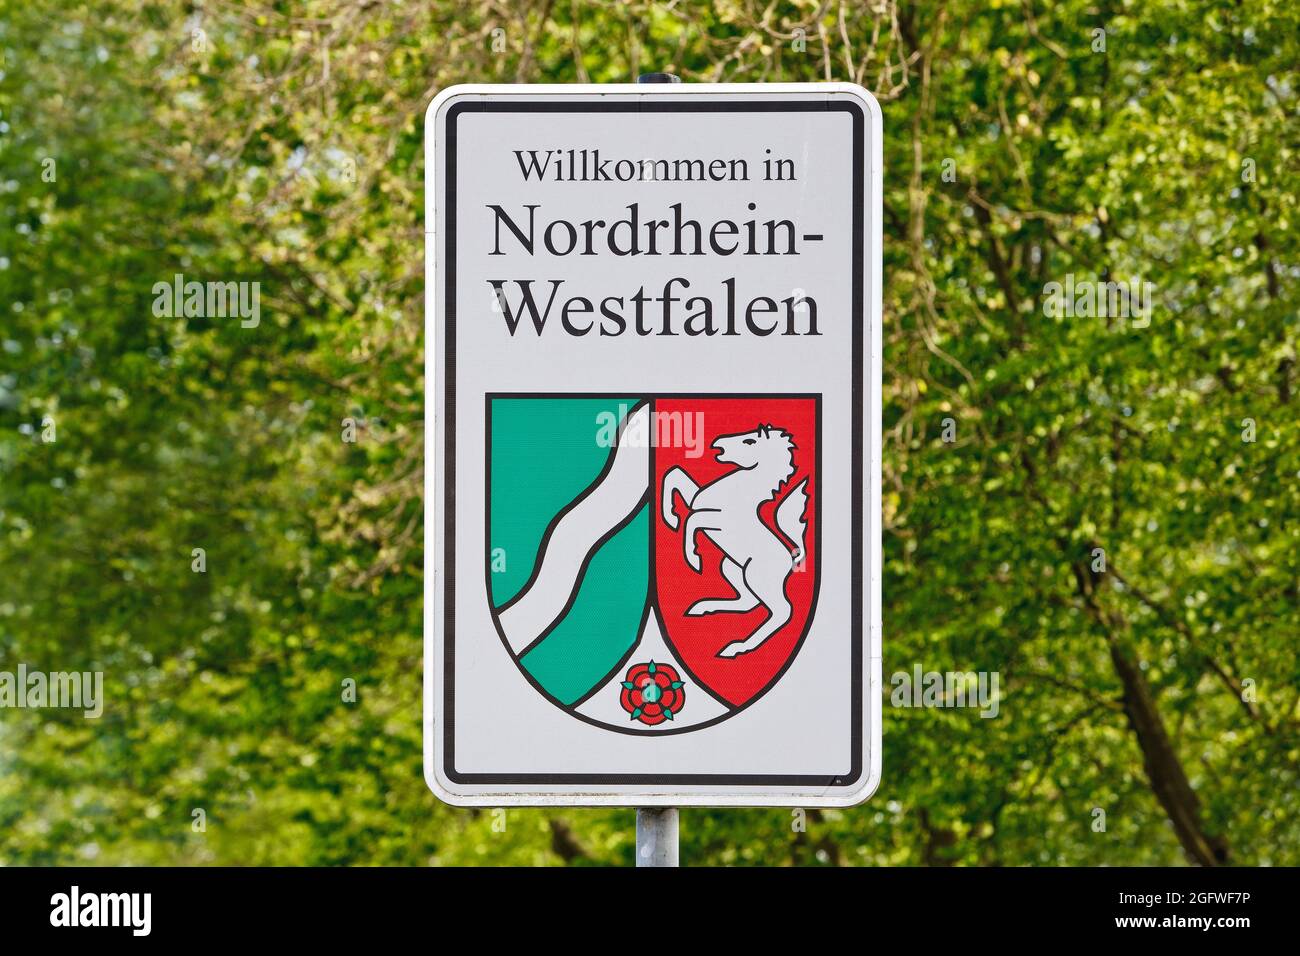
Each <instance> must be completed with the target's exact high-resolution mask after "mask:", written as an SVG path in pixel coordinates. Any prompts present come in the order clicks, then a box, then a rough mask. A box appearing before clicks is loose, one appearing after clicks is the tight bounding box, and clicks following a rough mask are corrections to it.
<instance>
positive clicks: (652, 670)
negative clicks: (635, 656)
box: [619, 661, 686, 727]
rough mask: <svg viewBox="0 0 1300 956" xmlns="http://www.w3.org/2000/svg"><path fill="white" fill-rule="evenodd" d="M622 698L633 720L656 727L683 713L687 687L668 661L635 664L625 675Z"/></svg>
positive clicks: (620, 697) (620, 698) (625, 708)
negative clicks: (663, 662) (666, 662)
mask: <svg viewBox="0 0 1300 956" xmlns="http://www.w3.org/2000/svg"><path fill="white" fill-rule="evenodd" d="M619 700H620V701H621V702H622V704H623V709H624V710H626V711H627V712H628V713H629V714H631V715H632V719H633V720H639V721H641V723H643V724H648V725H649V726H651V727H653V726H654V725H655V724H662V723H663V722H664V721H665V720H672V719H673V715H674V714H677V713H680V712H681V709H682V706H683V705H684V704H685V703H686V688H685V686H684V685H683V684H682V680H681V678H680V677H678V676H677V671H676V670H674V669H673V668H672V667H671V666H669V665H668V664H656V663H655V662H654V661H651V662H650V663H648V664H634V665H632V667H631V668H630V669H629V670H628V672H627V677H625V678H623V691H622V693H621V694H620V695H619Z"/></svg>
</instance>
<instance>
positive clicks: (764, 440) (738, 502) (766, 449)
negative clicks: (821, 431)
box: [660, 425, 808, 657]
mask: <svg viewBox="0 0 1300 956" xmlns="http://www.w3.org/2000/svg"><path fill="white" fill-rule="evenodd" d="M712 447H713V448H715V449H717V452H718V454H717V459H718V461H720V462H723V463H724V464H729V465H735V466H736V468H735V470H734V471H729V472H727V473H726V474H725V475H723V476H722V477H721V478H718V479H717V480H715V481H712V482H710V483H709V484H707V485H705V486H704V487H702V488H701V487H700V486H699V485H698V484H696V483H695V482H694V481H693V480H692V479H691V476H690V475H688V474H687V473H686V472H685V471H684V470H682V469H681V468H678V467H674V468H671V469H669V471H668V474H666V475H665V476H664V485H663V496H662V499H661V502H660V504H661V510H662V512H663V518H664V521H665V522H666V523H667V525H668V527H670V528H672V529H673V530H674V531H676V530H677V525H678V518H677V514H676V512H675V511H674V510H673V493H674V492H676V493H678V494H680V495H681V496H682V498H683V500H685V502H686V506H687V507H688V508H689V509H690V514H689V515H687V518H686V528H685V533H684V537H683V540H682V550H683V553H684V554H685V556H686V563H687V564H689V565H690V566H691V567H692V568H693V569H694V570H695V571H696V572H697V573H698V572H700V571H701V570H702V566H701V559H700V552H699V549H698V547H697V545H696V541H695V536H696V534H697V533H700V532H703V533H704V534H705V535H706V536H707V537H708V538H709V539H710V540H711V541H712V542H713V543H714V544H716V545H717V546H718V547H719V548H721V549H722V553H723V558H722V566H721V571H722V576H723V577H724V578H725V579H726V580H727V583H728V584H730V585H731V586H732V587H733V588H735V589H736V596H735V597H734V598H712V599H709V600H704V601H696V602H695V603H694V604H692V605H691V606H690V607H689V608H687V609H686V613H687V614H690V615H700V614H719V613H742V612H745V611H750V610H753V609H754V608H756V607H758V605H759V604H762V605H763V606H764V607H765V608H767V611H768V615H767V620H765V621H763V623H762V624H760V625H759V626H758V627H757V628H756V629H755V630H754V633H752V634H750V635H749V637H747V638H745V639H744V640H741V641H733V642H732V643H730V644H728V645H727V646H726V647H724V648H723V649H722V650H721V651H719V652H718V656H719V657H735V656H736V655H737V654H744V653H745V652H747V651H752V650H753V649H754V648H756V647H758V646H759V645H760V644H762V643H763V642H764V641H765V640H767V639H768V638H769V637H771V636H772V635H773V634H775V633H776V632H777V631H779V630H780V629H781V628H782V627H784V626H785V624H786V622H787V621H789V620H790V610H791V609H790V601H789V599H788V598H787V597H786V596H785V581H786V578H788V577H789V576H790V572H791V570H792V569H793V568H794V567H795V565H796V564H797V563H798V562H799V561H801V560H802V558H803V555H804V546H805V545H804V532H805V531H806V530H807V523H806V522H805V521H804V512H805V510H806V509H807V505H808V495H807V493H806V490H805V489H806V486H807V484H808V479H807V478H805V479H803V480H802V481H800V482H799V484H797V485H795V487H794V488H792V489H790V490H789V491H788V492H787V493H786V495H785V497H784V498H783V499H782V501H781V503H780V504H779V505H777V507H776V526H777V527H778V528H779V529H780V530H781V533H782V534H784V535H785V536H786V537H787V538H789V539H790V540H791V541H793V542H795V548H794V550H793V551H792V550H791V549H790V548H789V547H788V546H787V545H786V544H785V542H783V541H782V540H781V538H780V537H778V536H777V535H776V533H775V532H773V531H772V530H771V529H769V528H768V527H767V525H765V524H763V521H762V519H761V518H760V517H759V514H758V509H759V507H760V506H761V505H762V504H763V503H764V502H767V501H771V500H772V499H773V498H775V497H776V493H777V491H778V489H780V487H781V486H782V485H783V484H785V482H787V481H788V480H789V479H790V476H791V475H793V474H794V471H795V469H794V464H793V461H794V456H793V455H792V452H793V451H794V448H795V445H794V443H793V442H792V441H791V440H790V436H789V435H788V434H786V433H785V432H784V431H782V430H781V429H779V428H775V427H773V426H771V425H759V426H758V428H757V429H756V430H754V431H752V432H743V433H741V434H738V435H722V436H721V437H719V438H718V439H717V440H716V441H715V442H714V443H713V446H712Z"/></svg>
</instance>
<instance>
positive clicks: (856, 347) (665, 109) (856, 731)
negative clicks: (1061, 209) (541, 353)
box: [439, 97, 866, 789]
mask: <svg viewBox="0 0 1300 956" xmlns="http://www.w3.org/2000/svg"><path fill="white" fill-rule="evenodd" d="M467 112H473V113H487V112H492V113H765V112H771V113H811V112H843V113H848V114H849V115H850V116H851V117H852V119H853V257H852V261H853V359H852V365H853V388H852V392H853V522H852V533H851V537H852V543H853V566H852V574H851V583H850V587H851V589H852V594H851V597H850V602H851V614H850V616H851V619H852V635H851V639H850V647H851V659H852V665H851V666H852V687H853V700H852V707H851V714H850V721H851V726H850V728H849V732H850V741H851V750H852V752H851V755H850V767H849V772H848V773H847V774H833V775H830V776H826V775H821V774H790V775H786V774H694V773H686V774H636V773H634V774H603V773H518V774H508V773H461V772H459V771H457V770H456V768H455V743H456V733H455V731H456V712H455V683H456V640H455V635H456V600H455V599H456V593H455V592H456V583H455V582H456V158H457V157H456V121H457V119H458V118H459V116H460V114H461V113H467ZM865 129H866V117H865V115H864V114H863V110H862V107H861V106H860V105H859V104H857V103H854V102H839V101H836V102H832V101H830V100H796V101H793V102H791V101H789V100H748V101H741V102H726V101H717V100H701V99H696V98H694V97H692V98H691V99H690V100H684V101H682V102H672V101H664V100H660V101H652V102H642V101H640V100H639V99H633V100H632V101H631V102H620V101H618V100H607V99H598V100H596V101H593V102H581V101H565V102H554V101H551V102H528V101H526V100H520V101H514V100H510V101H501V100H483V99H478V100H471V101H470V102H465V103H455V104H453V105H452V106H451V107H449V108H448V109H447V113H446V136H445V141H446V150H445V157H446V158H445V165H446V181H445V183H444V187H443V189H444V191H443V206H442V208H443V209H444V210H445V222H446V227H447V228H446V239H445V245H444V252H443V257H444V258H441V259H440V260H439V261H441V262H445V263H446V266H445V275H444V280H443V281H444V285H445V288H444V300H443V343H444V345H443V349H444V354H443V366H444V367H443V405H442V411H443V416H444V422H445V425H444V434H443V461H444V462H445V465H446V473H445V475H444V477H443V489H444V490H443V515H444V520H445V521H446V523H447V524H446V528H445V529H444V534H443V568H444V573H443V731H442V732H443V754H444V757H443V773H444V774H446V776H447V779H448V780H450V781H452V782H453V783H461V784H468V785H471V786H483V785H493V784H506V785H527V784H535V785H539V786H563V785H566V784H580V785H586V786H597V787H599V786H648V787H671V786H690V785H694V786H728V787H745V786H749V787H762V788H770V787H774V786H778V787H780V786H786V787H821V788H828V789H829V788H841V789H842V788H845V787H849V786H852V785H853V784H855V783H857V782H858V780H859V779H860V778H861V776H862V770H863V767H862V708H863V696H862V572H863V567H862V566H863V542H862V476H863V448H862V424H863V415H864V408H863V400H864V395H863V387H862V375H863V368H862V365H863V361H862V349H863V336H864V335H865V329H864V327H863V306H864V302H863V295H864V276H863V261H862V258H863V244H864V242H865V235H866V223H865V212H864V209H865V206H864V203H865V202H866V194H865V183H864V166H865V164H866V134H865ZM634 391H635V390H634ZM638 394H639V393H638ZM819 450H820V449H819ZM818 500H820V498H819V499H818ZM819 533H820V529H819Z"/></svg>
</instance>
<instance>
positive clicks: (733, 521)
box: [653, 396, 820, 707]
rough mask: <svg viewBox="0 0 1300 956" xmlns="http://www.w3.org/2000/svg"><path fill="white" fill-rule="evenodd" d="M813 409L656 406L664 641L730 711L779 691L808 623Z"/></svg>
mask: <svg viewBox="0 0 1300 956" xmlns="http://www.w3.org/2000/svg"><path fill="white" fill-rule="evenodd" d="M818 401H819V399H818V398H817V397H816V396H799V397H792V396H746V397H726V398H717V397H710V398H703V397H702V398H671V399H668V398H664V399H656V400H655V402H654V412H655V415H654V439H653V440H654V443H655V449H654V457H653V461H654V466H653V467H654V474H653V478H654V484H653V488H654V489H655V497H654V501H653V504H654V508H655V512H656V514H655V532H654V535H653V544H654V567H655V587H656V593H657V602H658V609H659V614H660V620H661V621H662V623H663V627H664V637H665V638H666V639H667V641H668V643H669V644H670V645H671V646H672V648H673V650H674V651H675V652H676V653H677V656H678V659H679V660H680V661H681V663H682V665H683V666H684V667H685V668H686V670H687V673H688V676H689V677H690V678H694V680H695V682H696V683H698V684H700V685H702V686H703V687H705V688H706V689H708V690H709V691H710V692H712V694H713V695H714V696H715V697H718V698H719V699H721V700H722V701H724V702H725V703H727V704H729V705H731V706H733V707H743V706H744V705H746V704H748V703H749V702H750V701H751V700H753V699H754V698H755V697H757V696H758V695H759V694H762V693H763V692H764V691H766V690H767V689H768V688H769V687H770V686H772V684H773V683H775V681H776V679H777V678H778V677H780V675H781V674H782V673H784V671H785V669H786V667H787V666H788V665H789V664H790V662H791V661H792V660H793V659H794V655H795V653H796V652H797V651H798V649H799V646H800V644H802V643H803V638H804V635H805V634H806V633H807V630H808V625H809V623H810V622H811V618H812V613H813V607H814V605H815V603H816V595H817V571H818V564H817V562H818V547H817V542H818V534H819V530H820V529H819V528H818V526H817V518H818V508H817V500H818V494H819V493H820V490H819V488H818V462H819V457H818V456H819V454H820V449H819V447H818V440H819V438H820V434H819V432H820V428H819V422H820V419H819V414H820V409H819V406H818ZM666 512H667V514H666Z"/></svg>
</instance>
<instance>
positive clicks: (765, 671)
mask: <svg viewBox="0 0 1300 956" xmlns="http://www.w3.org/2000/svg"><path fill="white" fill-rule="evenodd" d="M487 403H488V408H487V415H486V422H487V432H488V434H487V435H486V450H487V459H488V461H487V475H488V508H487V512H488V514H487V529H486V541H487V555H486V566H487V595H488V600H489V603H490V606H491V609H492V614H493V619H494V621H495V622H496V626H497V631H498V633H499V635H500V637H501V640H502V641H503V643H504V644H505V647H506V650H507V651H508V652H509V653H510V655H511V656H512V657H513V658H514V660H515V662H516V663H517V664H518V666H519V668H520V670H521V671H522V673H523V675H524V677H525V678H526V679H527V680H528V682H529V683H531V684H532V685H533V686H534V687H535V688H536V689H537V690H538V691H540V692H541V693H542V694H543V695H545V696H546V697H547V698H548V699H550V700H551V701H552V702H553V703H555V704H556V705H557V706H559V707H562V708H564V709H565V710H566V711H568V712H569V713H571V714H572V715H573V716H574V717H575V718H577V719H580V720H584V721H587V722H589V723H592V724H596V725H598V726H601V727H605V728H607V729H610V730H615V731H619V732H623V733H634V734H660V733H681V732H687V731H691V730H698V729H700V728H702V727H705V726H710V725H712V724H715V723H717V722H719V721H721V720H725V719H727V718H728V717H730V716H732V715H734V714H735V713H737V712H739V711H740V710H742V709H744V708H745V707H748V706H751V705H753V704H754V703H755V702H756V701H758V700H759V699H760V698H761V697H762V696H763V695H764V694H765V693H766V692H767V691H768V690H769V689H770V688H771V687H772V686H773V685H775V683H776V682H777V681H778V680H780V678H781V676H782V675H783V674H784V673H785V672H786V670H787V669H788V668H789V667H790V666H791V664H792V663H793V662H794V660H795V657H796V655H797V653H798V651H799V648H800V645H801V644H802V643H803V640H804V638H805V636H806V635H807V633H808V628H809V625H810V623H811V621H812V616H813V613H814V611H815V607H816V600H817V582H818V540H819V531H820V529H819V521H818V518H819V509H818V506H817V502H818V500H819V497H820V489H819V487H818V482H819V468H818V463H819V455H820V397H819V396H815V395H797V396H792V395H743V396H741V395H737V396H730V395H716V394H712V395H698V396H692V395H685V396H683V395H672V396H666V395H655V396H636V395H631V396H603V395H601V396H592V395H572V394H566V395H536V394H534V395H513V394H510V395H489V396H488V397H487Z"/></svg>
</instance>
